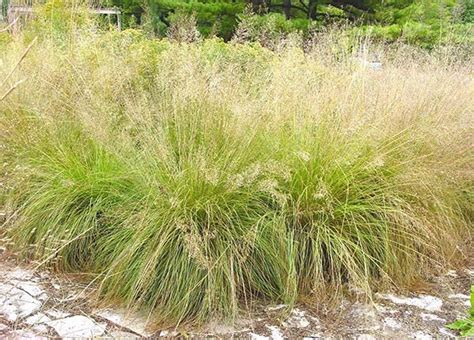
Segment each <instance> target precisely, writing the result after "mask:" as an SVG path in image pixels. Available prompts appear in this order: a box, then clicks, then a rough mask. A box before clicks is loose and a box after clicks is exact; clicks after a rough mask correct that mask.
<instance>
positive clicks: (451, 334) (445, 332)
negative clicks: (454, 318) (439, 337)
mask: <svg viewBox="0 0 474 340" xmlns="http://www.w3.org/2000/svg"><path fill="white" fill-rule="evenodd" d="M439 333H440V334H443V335H445V336H448V337H450V338H455V337H456V334H454V333H453V332H451V331H450V330H448V329H446V328H444V327H441V328H440V329H439Z"/></svg>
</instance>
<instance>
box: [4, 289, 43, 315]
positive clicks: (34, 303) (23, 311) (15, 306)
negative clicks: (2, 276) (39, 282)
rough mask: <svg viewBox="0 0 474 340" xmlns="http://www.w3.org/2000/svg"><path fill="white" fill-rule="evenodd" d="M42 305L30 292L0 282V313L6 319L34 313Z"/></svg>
mask: <svg viewBox="0 0 474 340" xmlns="http://www.w3.org/2000/svg"><path fill="white" fill-rule="evenodd" d="M41 306H42V303H41V301H38V300H36V299H35V298H34V297H32V296H31V295H30V294H28V293H26V292H25V291H23V290H21V289H18V288H16V287H14V286H12V285H10V284H8V283H0V315H3V316H4V317H5V318H6V319H7V320H8V321H12V322H14V321H16V320H17V319H18V318H24V317H27V316H29V315H31V314H33V313H36V312H37V311H38V310H39V309H40V308H41Z"/></svg>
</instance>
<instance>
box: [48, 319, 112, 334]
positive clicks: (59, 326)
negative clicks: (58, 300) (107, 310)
mask: <svg viewBox="0 0 474 340" xmlns="http://www.w3.org/2000/svg"><path fill="white" fill-rule="evenodd" d="M46 324H47V325H48V326H50V327H52V328H54V330H55V331H56V332H57V333H58V335H59V336H60V337H63V338H64V337H68V338H79V337H81V338H85V337H97V336H101V335H102V334H104V332H105V325H101V324H97V323H96V322H95V321H94V320H92V319H90V318H88V317H85V316H82V315H75V316H71V317H68V318H65V319H59V320H54V321H49V322H47V323H46Z"/></svg>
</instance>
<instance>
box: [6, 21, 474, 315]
mask: <svg viewBox="0 0 474 340" xmlns="http://www.w3.org/2000/svg"><path fill="white" fill-rule="evenodd" d="M30 32H31V31H30ZM79 32H80V35H79ZM70 36H76V38H75V39H73V40H71V41H69V43H68V48H64V46H63V43H64V40H63V38H58V36H56V35H48V34H43V35H42V39H40V40H38V42H37V44H36V45H35V46H34V47H33V48H32V50H31V51H30V53H29V54H28V55H27V57H26V59H25V60H23V61H22V63H21V65H20V67H19V68H18V69H17V70H16V71H15V72H14V73H13V76H12V77H11V78H10V79H8V81H7V82H6V83H5V84H3V85H2V88H1V89H0V91H1V93H3V92H4V91H7V90H8V88H9V87H10V85H12V84H15V83H16V82H17V81H18V80H22V79H26V81H25V82H23V83H21V84H20V85H19V86H18V87H17V88H16V89H15V90H13V91H12V92H11V93H10V94H9V95H8V96H7V97H6V98H5V99H4V100H2V101H1V102H0V119H1V120H0V131H1V132H0V133H1V134H0V137H1V143H0V144H1V147H2V159H1V163H2V164H3V165H2V169H3V170H2V171H3V175H2V177H3V178H2V182H3V183H4V185H5V186H4V188H6V190H5V191H4V195H3V197H2V201H3V202H6V203H5V207H7V208H8V209H9V210H8V212H9V223H8V224H7V225H6V228H7V230H6V232H7V234H8V235H9V236H10V237H11V238H12V241H13V245H12V249H14V250H18V251H19V252H20V253H21V254H22V255H24V256H25V257H28V258H32V259H34V260H36V261H39V262H40V263H42V264H45V265H49V266H50V267H52V268H55V269H56V270H61V271H73V272H86V273H94V274H91V275H92V276H91V278H90V279H91V280H95V282H97V283H99V286H100V287H99V293H100V296H101V298H107V299H111V300H115V301H117V300H118V301H122V302H124V303H128V304H130V305H133V306H141V307H143V306H146V307H148V308H150V310H151V311H153V312H154V315H155V317H156V320H157V321H158V322H160V321H161V322H171V323H174V324H176V323H179V322H183V321H193V320H194V321H203V320H206V319H208V318H209V317H211V316H224V317H229V316H233V315H235V314H236V313H238V311H239V309H240V308H245V307H248V306H250V303H251V302H252V301H254V300H255V299H260V298H265V299H270V300H272V301H282V302H284V303H288V304H293V303H295V302H296V301H297V300H298V299H299V298H301V297H303V296H304V297H305V298H306V301H311V298H313V299H315V301H317V300H318V297H319V294H323V293H324V292H326V291H328V292H330V293H331V294H333V292H335V291H336V292H341V291H343V290H344V287H348V286H355V287H358V288H361V289H363V290H364V291H366V292H367V293H370V292H371V290H372V289H373V288H375V287H379V286H380V284H382V283H384V282H385V283H387V282H396V283H399V284H405V283H408V282H411V281H412V280H415V279H419V278H421V277H423V275H425V274H426V273H428V272H433V271H435V270H436V268H442V267H443V266H444V265H446V264H450V265H452V264H453V261H455V259H456V257H457V254H458V252H460V251H462V244H463V242H464V241H465V240H468V239H469V238H468V237H469V234H470V231H471V228H472V227H471V226H472V224H471V222H472V206H473V205H472V203H473V202H472V148H471V145H470V140H471V139H470V137H472V132H473V131H472V123H473V121H472V112H471V110H472V107H473V106H474V102H473V98H474V93H473V92H474V91H473V83H472V77H471V75H472V70H471V67H472V64H469V63H468V64H462V63H458V62H457V61H456V60H455V57H453V56H452V55H451V58H450V59H449V60H445V59H444V54H443V53H442V52H443V51H439V52H436V53H435V52H433V54H432V55H426V54H417V53H416V51H412V50H407V48H406V47H404V46H402V47H401V48H400V49H399V50H392V51H391V52H388V51H386V50H384V49H383V48H380V49H379V50H378V51H379V59H380V60H381V61H382V62H383V63H384V64H383V68H382V69H380V70H373V69H371V68H370V67H368V66H367V64H366V62H365V61H364V60H362V61H361V60H360V58H361V57H363V56H360V55H351V54H350V53H346V54H344V53H339V52H340V51H341V49H340V45H336V43H335V41H338V35H337V34H332V35H331V34H329V33H328V35H325V36H319V37H318V39H316V40H315V41H314V44H313V46H312V48H308V49H307V51H306V52H303V50H302V49H301V48H300V47H298V44H297V43H295V42H291V41H285V42H282V43H281V46H280V47H279V48H277V49H275V50H276V52H271V51H269V50H266V49H264V48H262V47H260V46H259V45H258V44H248V45H247V44H244V45H240V44H224V43H222V42H221V41H219V40H204V41H202V42H199V43H193V44H186V43H181V44H178V43H173V42H170V41H167V40H149V39H148V38H146V36H145V35H144V34H142V33H141V32H139V31H124V32H107V33H100V32H96V31H94V30H92V29H89V30H87V29H85V30H81V31H75V30H74V29H72V30H71V35H70ZM25 47H26V46H25V44H23V43H22V40H21V39H17V40H15V41H13V42H11V43H9V45H8V48H7V49H2V50H1V52H0V58H1V63H0V81H2V80H3V79H4V78H5V77H6V76H7V74H8V73H9V72H10V70H11V69H12V67H14V66H15V65H16V64H17V61H18V59H19V57H20V55H21V54H22V53H23V51H24V50H25ZM335 47H336V48H335ZM334 50H336V51H339V52H338V55H337V56H336V57H335V56H334V53H333V51H334ZM362 50H363V49H362V48H355V51H362ZM364 51H365V52H367V53H368V55H369V56H370V51H371V50H370V47H368V46H367V45H366V46H365V50H364ZM384 53H389V54H384ZM366 57H367V56H366ZM453 59H454V60H453ZM448 61H449V62H448Z"/></svg>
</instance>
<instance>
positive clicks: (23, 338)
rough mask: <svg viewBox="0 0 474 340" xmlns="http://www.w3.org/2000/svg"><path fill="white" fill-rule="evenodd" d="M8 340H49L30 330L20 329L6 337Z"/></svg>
mask: <svg viewBox="0 0 474 340" xmlns="http://www.w3.org/2000/svg"><path fill="white" fill-rule="evenodd" d="M6 338H7V339H15V340H30V339H35V340H47V338H45V337H44V336H38V335H37V334H35V333H33V332H32V331H31V330H29V329H18V330H15V331H13V332H10V333H8V334H7V336H6Z"/></svg>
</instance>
